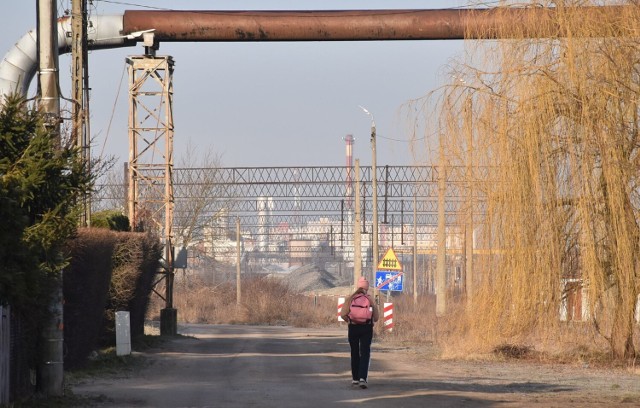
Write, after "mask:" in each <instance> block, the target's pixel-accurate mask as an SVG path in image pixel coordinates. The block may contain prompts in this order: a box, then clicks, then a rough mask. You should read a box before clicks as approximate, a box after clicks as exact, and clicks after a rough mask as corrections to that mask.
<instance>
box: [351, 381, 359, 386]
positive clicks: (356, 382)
mask: <svg viewBox="0 0 640 408" xmlns="http://www.w3.org/2000/svg"><path fill="white" fill-rule="evenodd" d="M358 384H360V382H359V381H358V380H351V385H358Z"/></svg>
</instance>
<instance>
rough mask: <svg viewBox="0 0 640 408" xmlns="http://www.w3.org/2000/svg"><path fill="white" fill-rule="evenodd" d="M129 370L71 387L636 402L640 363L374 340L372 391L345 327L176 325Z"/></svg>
mask: <svg viewBox="0 0 640 408" xmlns="http://www.w3.org/2000/svg"><path fill="white" fill-rule="evenodd" d="M179 331H180V334H183V335H184V337H176V338H175V339H172V340H170V341H168V342H166V343H165V344H163V345H162V346H161V347H160V348H158V349H153V350H149V351H146V352H145V353H144V355H145V358H146V360H147V361H148V364H146V365H145V366H144V367H143V368H142V369H140V370H139V371H137V372H135V373H134V374H128V375H126V376H122V375H115V376H106V377H104V378H103V377H98V378H92V379H89V380H86V381H84V382H83V383H80V384H76V385H74V386H73V392H74V393H75V394H76V395H78V396H81V397H83V399H84V400H86V401H91V404H92V405H93V406H101V407H107V406H109V407H198V408H204V407H278V408H289V407H334V406H336V407H352V406H353V407H359V406H366V407H411V408H415V407H529V406H538V407H554V406H557V407H567V406H577V407H600V406H618V405H621V406H629V407H631V406H640V375H639V371H638V370H630V369H621V370H599V369H598V370H596V369H593V368H589V367H586V366H582V365H578V364H576V365H546V364H529V363H513V362H511V363H510V362H495V361H494V362H479V361H442V360H433V359H430V358H428V357H425V354H424V350H416V349H414V348H403V349H397V348H394V347H391V346H384V345H383V344H381V343H379V342H377V341H375V340H374V344H373V347H372V362H371V371H370V374H369V377H370V378H369V388H368V389H360V388H358V387H352V386H351V384H350V383H351V376H350V372H349V345H348V343H347V340H346V328H344V327H343V328H329V329H299V328H292V327H287V326H233V325H182V326H180V329H179Z"/></svg>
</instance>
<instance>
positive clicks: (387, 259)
mask: <svg viewBox="0 0 640 408" xmlns="http://www.w3.org/2000/svg"><path fill="white" fill-rule="evenodd" d="M378 269H379V270H382V271H401V270H402V265H401V264H400V261H399V260H398V257H397V256H396V253H395V252H393V248H389V249H388V250H387V253H386V254H384V256H383V257H382V259H381V260H380V263H379V264H378Z"/></svg>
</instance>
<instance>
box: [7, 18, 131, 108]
mask: <svg viewBox="0 0 640 408" xmlns="http://www.w3.org/2000/svg"><path fill="white" fill-rule="evenodd" d="M122 27H123V16H122V15H106V16H94V17H91V18H90V19H89V20H88V21H87V40H88V47H89V49H103V48H119V47H126V46H131V45H134V44H135V41H132V40H130V39H127V38H126V36H123V35H122V30H123V28H122ZM37 37H38V35H37V32H36V30H35V29H33V30H30V31H29V32H28V33H26V34H25V35H23V36H22V38H20V39H19V40H18V42H17V43H16V44H15V45H14V46H13V48H11V49H10V50H9V51H8V52H7V53H6V54H5V56H4V58H3V59H2V62H0V105H1V104H3V103H4V98H5V97H6V96H7V95H10V94H12V93H19V94H21V95H23V96H26V95H27V91H28V90H29V85H30V84H31V81H32V80H33V77H34V76H35V74H36V71H37V69H38V45H37ZM71 40H72V38H71V17H63V18H60V19H58V52H59V53H60V54H65V53H67V52H69V51H70V50H71Z"/></svg>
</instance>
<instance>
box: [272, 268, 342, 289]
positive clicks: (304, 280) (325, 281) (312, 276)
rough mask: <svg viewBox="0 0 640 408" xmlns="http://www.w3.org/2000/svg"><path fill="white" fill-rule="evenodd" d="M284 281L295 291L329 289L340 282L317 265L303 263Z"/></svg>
mask: <svg viewBox="0 0 640 408" xmlns="http://www.w3.org/2000/svg"><path fill="white" fill-rule="evenodd" d="M284 281H285V282H286V283H287V284H288V285H289V287H290V288H291V289H292V290H294V291H296V292H312V291H317V290H323V289H330V288H334V287H336V286H338V285H339V284H341V282H340V281H339V280H338V279H337V278H336V277H335V276H333V275H332V274H330V273H329V272H327V271H326V270H324V269H322V268H320V267H318V266H317V265H304V266H301V267H299V268H297V269H294V270H293V271H291V272H290V273H289V274H288V275H287V276H286V277H285V278H284Z"/></svg>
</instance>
